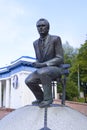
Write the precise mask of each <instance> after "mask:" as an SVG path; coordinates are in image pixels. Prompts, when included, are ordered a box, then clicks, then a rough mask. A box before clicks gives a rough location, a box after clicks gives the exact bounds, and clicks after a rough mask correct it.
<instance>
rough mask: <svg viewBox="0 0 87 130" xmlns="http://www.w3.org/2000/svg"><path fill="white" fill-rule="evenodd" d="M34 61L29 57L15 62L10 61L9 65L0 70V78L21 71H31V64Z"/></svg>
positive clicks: (23, 57)
mask: <svg viewBox="0 0 87 130" xmlns="http://www.w3.org/2000/svg"><path fill="white" fill-rule="evenodd" d="M34 61H35V58H33V57H29V56H22V57H20V58H18V59H17V60H15V61H12V62H11V64H10V65H8V66H6V67H2V68H0V78H4V77H7V76H10V75H11V74H13V73H16V72H18V71H22V70H26V71H28V70H31V71H33V70H34V69H35V68H33V67H32V66H31V63H32V62H34Z"/></svg>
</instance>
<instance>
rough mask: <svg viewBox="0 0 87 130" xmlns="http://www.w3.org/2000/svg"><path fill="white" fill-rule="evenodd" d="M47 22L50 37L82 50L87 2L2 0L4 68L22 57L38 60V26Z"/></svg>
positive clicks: (86, 31)
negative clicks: (43, 19) (44, 21)
mask: <svg viewBox="0 0 87 130" xmlns="http://www.w3.org/2000/svg"><path fill="white" fill-rule="evenodd" d="M39 18H46V19H47V20H48V21H49V23H50V34H53V35H59V36H60V37H61V39H62V43H65V42H66V41H68V42H69V44H70V45H71V46H73V47H74V48H79V47H80V46H81V44H83V43H84V42H85V40H86V34H87V0H0V67H4V66H6V65H8V64H9V63H10V62H11V61H14V60H16V59H18V58H19V57H21V56H31V57H35V54H34V49H33V41H34V40H36V39H37V38H38V37H39V35H38V32H37V29H36V22H37V20H38V19H39Z"/></svg>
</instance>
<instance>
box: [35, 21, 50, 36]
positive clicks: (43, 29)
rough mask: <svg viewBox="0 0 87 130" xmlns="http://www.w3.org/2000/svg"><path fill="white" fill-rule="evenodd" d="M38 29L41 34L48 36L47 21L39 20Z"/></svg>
mask: <svg viewBox="0 0 87 130" xmlns="http://www.w3.org/2000/svg"><path fill="white" fill-rule="evenodd" d="M37 30H38V32H39V34H40V35H41V36H46V35H47V34H48V31H49V29H48V25H47V23H46V22H45V21H39V22H38V23H37Z"/></svg>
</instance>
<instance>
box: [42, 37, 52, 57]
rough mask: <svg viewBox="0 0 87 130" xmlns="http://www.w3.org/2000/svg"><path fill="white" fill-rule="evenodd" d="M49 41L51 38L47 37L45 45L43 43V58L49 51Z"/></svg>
mask: <svg viewBox="0 0 87 130" xmlns="http://www.w3.org/2000/svg"><path fill="white" fill-rule="evenodd" d="M50 39H51V36H50V35H48V37H47V39H46V43H45V48H44V56H43V57H44V58H45V56H46V54H47V52H48V49H49V46H50Z"/></svg>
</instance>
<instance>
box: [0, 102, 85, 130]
mask: <svg viewBox="0 0 87 130" xmlns="http://www.w3.org/2000/svg"><path fill="white" fill-rule="evenodd" d="M0 130H87V117H86V116H85V115H83V114H81V113H80V112H78V111H76V110H73V109H71V108H69V107H66V106H61V105H56V104H53V105H51V106H50V107H48V108H39V107H38V106H25V107H22V108H20V109H17V110H15V111H13V112H11V113H10V114H8V115H7V116H5V117H4V118H3V119H2V120H1V121H0Z"/></svg>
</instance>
